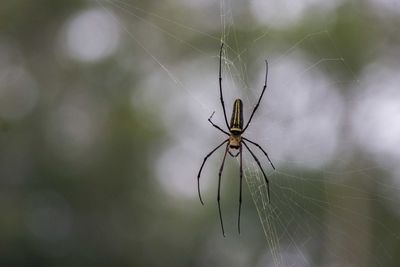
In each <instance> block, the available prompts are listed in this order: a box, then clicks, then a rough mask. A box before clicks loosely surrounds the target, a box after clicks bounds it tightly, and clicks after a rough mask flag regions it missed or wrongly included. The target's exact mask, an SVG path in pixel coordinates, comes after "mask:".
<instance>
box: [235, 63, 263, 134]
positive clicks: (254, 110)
mask: <svg viewBox="0 0 400 267" xmlns="http://www.w3.org/2000/svg"><path fill="white" fill-rule="evenodd" d="M265 65H266V70H265V82H264V87H263V89H262V92H261V95H260V98H259V99H258V102H257V104H256V105H255V107H254V109H253V112H252V113H251V115H250V119H249V121H248V122H247V124H246V126H245V127H244V128H243V131H242V133H244V131H246V129H247V127H249V124H250V122H251V119H252V118H253V115H254V113H255V112H256V110H257V108H258V106H259V105H260V102H261V98H262V97H263V95H264V92H265V88H267V77H268V61H266V60H265ZM228 128H229V127H228Z"/></svg>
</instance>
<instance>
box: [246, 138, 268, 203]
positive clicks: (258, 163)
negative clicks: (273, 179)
mask: <svg viewBox="0 0 400 267" xmlns="http://www.w3.org/2000/svg"><path fill="white" fill-rule="evenodd" d="M242 143H243V144H244V146H245V147H246V148H247V150H248V151H249V152H250V154H251V155H252V156H253V158H254V160H255V161H256V162H257V165H258V167H260V170H261V172H262V174H263V175H264V180H265V183H266V184H267V192H268V202H269V203H270V202H271V197H270V192H269V181H268V178H267V175H265V172H264V170H263V168H262V167H261V164H260V161H259V160H258V158H257V157H256V155H254V153H253V151H251V150H250V148H249V146H248V145H247V144H246V143H245V142H244V141H243V140H242Z"/></svg>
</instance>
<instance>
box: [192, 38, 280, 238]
mask: <svg viewBox="0 0 400 267" xmlns="http://www.w3.org/2000/svg"><path fill="white" fill-rule="evenodd" d="M223 46H224V44H223V43H222V44H221V49H220V52H219V92H220V100H221V105H222V110H223V112H224V118H225V123H226V127H227V129H228V131H229V132H227V131H225V130H223V129H222V128H221V127H219V126H218V125H216V124H214V123H213V122H212V120H211V119H212V116H213V115H214V113H212V114H211V116H210V117H209V118H208V121H209V122H210V123H211V125H212V126H214V127H215V128H217V129H218V130H220V131H221V132H223V133H224V134H226V135H228V136H229V137H228V138H227V139H226V140H224V141H223V142H222V143H221V144H219V145H218V146H217V147H215V148H214V149H213V150H211V152H210V153H208V154H207V156H205V158H204V160H203V163H202V164H201V167H200V170H199V173H198V175H197V189H198V193H199V198H200V202H201V204H203V205H204V202H203V200H202V198H201V194H200V175H201V171H202V169H203V167H204V164H205V163H206V161H207V159H208V158H209V157H210V156H211V155H212V154H213V153H214V152H215V151H217V150H218V149H219V148H220V147H221V146H223V145H224V144H225V143H227V144H226V147H225V153H224V157H223V159H222V164H221V167H220V169H219V173H218V196H217V201H218V211H219V218H220V222H221V228H222V235H223V236H225V231H224V224H223V222H222V214H221V205H220V197H221V175H222V171H223V169H224V164H225V158H226V154H227V153H229V155H231V156H232V157H237V156H239V162H240V170H239V174H240V189H239V216H238V232H239V233H240V211H241V205H242V180H243V167H242V150H243V147H242V144H243V145H244V146H245V147H246V149H247V150H248V151H249V152H250V154H251V156H252V157H253V158H254V160H255V161H256V163H257V165H258V166H259V167H260V170H261V172H262V174H263V176H264V179H265V182H266V185H267V191H268V201H269V200H270V192H269V181H268V178H267V176H266V174H265V172H264V170H263V168H262V167H261V163H260V161H259V160H258V158H257V157H256V155H255V154H254V153H253V152H252V151H251V149H250V148H249V146H248V145H247V142H249V143H251V144H252V145H254V146H256V147H258V148H259V149H260V150H261V151H262V152H263V153H264V155H265V156H266V157H267V159H268V161H269V163H270V164H271V166H272V168H273V169H274V170H275V167H274V165H273V164H272V162H271V160H270V158H269V156H268V154H267V152H266V151H265V150H264V149H263V148H262V147H261V146H260V145H259V144H257V143H255V142H253V141H251V140H249V139H247V138H246V137H244V136H242V134H243V133H244V132H245V131H246V129H247V127H248V126H249V124H250V121H251V119H252V118H253V115H254V113H255V111H256V110H257V108H258V106H259V105H260V101H261V98H262V97H263V95H264V92H265V89H266V88H267V76H268V62H267V61H265V63H266V73H265V83H264V87H263V89H262V92H261V95H260V98H259V99H258V102H257V104H256V105H255V107H254V109H253V111H252V113H251V115H250V118H249V121H248V122H247V124H246V126H245V127H244V128H243V103H242V100H241V99H236V100H235V102H234V104H233V110H232V117H231V121H230V124H228V119H227V117H226V110H225V103H224V99H223V95H222V77H221V58H222V51H223ZM230 149H234V150H239V152H238V153H237V154H236V155H233V154H232V153H231V151H230Z"/></svg>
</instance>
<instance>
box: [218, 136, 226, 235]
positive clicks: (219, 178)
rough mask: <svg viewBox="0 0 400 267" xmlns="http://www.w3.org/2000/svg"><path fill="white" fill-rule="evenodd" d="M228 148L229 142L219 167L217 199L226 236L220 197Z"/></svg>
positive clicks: (223, 232) (223, 233)
mask: <svg viewBox="0 0 400 267" xmlns="http://www.w3.org/2000/svg"><path fill="white" fill-rule="evenodd" d="M228 150H229V143H228V144H227V145H226V148H225V154H224V158H223V159H222V164H221V167H220V168H219V173H218V195H217V201H218V211H219V219H220V221H221V228H222V235H223V236H224V237H225V231H224V223H223V222H222V214H221V203H220V199H221V176H222V171H223V170H224V165H225V159H226V154H227V152H228Z"/></svg>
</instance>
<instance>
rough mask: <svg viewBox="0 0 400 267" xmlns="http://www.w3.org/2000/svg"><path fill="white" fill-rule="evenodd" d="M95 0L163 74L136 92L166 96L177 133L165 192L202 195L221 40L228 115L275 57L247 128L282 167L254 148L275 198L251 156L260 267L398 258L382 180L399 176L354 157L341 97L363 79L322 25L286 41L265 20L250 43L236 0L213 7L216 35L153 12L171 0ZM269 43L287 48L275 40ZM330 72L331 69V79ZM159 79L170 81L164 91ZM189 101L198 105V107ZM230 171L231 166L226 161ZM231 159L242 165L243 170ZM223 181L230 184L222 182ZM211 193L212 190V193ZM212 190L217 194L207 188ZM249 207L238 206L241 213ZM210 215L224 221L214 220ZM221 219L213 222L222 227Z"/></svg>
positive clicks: (385, 262) (255, 88)
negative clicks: (186, 55)
mask: <svg viewBox="0 0 400 267" xmlns="http://www.w3.org/2000/svg"><path fill="white" fill-rule="evenodd" d="M96 3H97V4H98V5H99V6H100V7H102V8H104V9H105V10H106V11H107V12H110V14H111V15H112V16H113V17H114V18H115V19H116V20H117V21H118V23H119V24H120V25H121V28H122V29H123V31H124V32H125V33H126V34H127V35H128V36H129V38H131V40H133V42H134V43H135V44H136V45H137V47H139V49H142V51H143V52H144V53H145V56H144V57H145V58H146V57H147V59H148V62H152V63H155V67H153V70H156V71H158V72H161V73H162V74H160V75H158V76H157V77H156V78H154V77H148V78H147V80H146V82H145V83H144V85H143V86H142V88H149V89H146V90H142V91H139V93H137V95H135V96H134V98H143V99H145V101H144V103H143V104H142V105H151V103H163V106H161V107H159V110H158V111H159V112H161V113H162V114H164V115H162V116H164V117H163V120H164V121H165V126H166V127H167V128H168V127H169V126H170V125H174V126H173V127H172V128H171V129H170V131H171V133H173V135H174V137H173V139H174V142H171V147H170V148H168V149H166V151H165V152H164V153H162V156H161V159H160V162H161V163H160V165H161V167H160V169H162V173H163V175H160V176H162V177H165V176H166V175H165V173H167V174H170V175H168V176H169V177H180V178H178V180H177V181H176V183H174V182H172V183H171V181H170V180H169V181H168V184H167V183H166V182H164V181H160V182H161V183H162V184H164V186H165V187H166V190H167V191H168V190H172V191H171V192H173V193H171V194H174V195H176V193H177V191H176V190H177V189H176V187H177V186H178V184H179V185H180V184H183V188H181V189H179V190H181V191H180V192H181V193H182V195H185V194H187V195H189V196H190V197H192V198H193V197H195V196H197V195H196V193H195V191H189V192H187V191H185V190H186V189H185V188H188V187H190V186H192V185H193V183H194V181H193V180H190V181H187V177H191V176H193V173H194V171H193V170H197V168H198V163H199V162H200V161H201V160H200V159H201V155H200V156H197V155H196V156H194V154H195V153H196V152H193V150H194V149H193V147H196V148H199V147H201V148H203V147H210V149H211V148H212V146H213V145H214V143H215V135H216V133H215V131H214V129H210V128H212V127H209V125H208V124H207V122H206V119H207V117H208V115H209V114H211V113H212V112H213V111H214V110H216V111H217V113H216V115H215V116H214V117H215V122H216V123H217V124H219V125H224V121H223V118H222V111H221V108H220V103H219V99H218V98H217V96H218V94H217V89H216V88H218V85H217V79H216V74H217V73H216V72H215V71H214V72H211V74H208V73H209V72H206V71H204V68H207V66H215V68H214V70H217V68H216V65H215V64H217V63H216V62H217V60H218V52H219V51H218V47H219V43H220V41H223V42H224V43H225V44H226V45H225V51H224V57H223V90H224V98H225V102H226V103H227V112H228V113H229V110H230V108H231V107H230V106H229V104H228V103H231V102H233V99H234V98H236V97H240V98H242V99H243V101H244V106H245V114H249V113H250V112H251V109H252V107H253V105H254V103H255V102H256V100H257V97H258V95H259V93H260V91H261V88H262V84H263V78H264V73H265V66H264V63H263V62H264V59H268V62H269V78H268V88H267V91H266V93H265V95H264V98H263V101H262V104H261V107H260V109H259V110H258V111H257V113H256V115H255V117H254V119H253V121H252V123H251V125H250V127H249V129H248V131H247V132H246V136H247V137H249V138H250V137H251V140H253V141H255V142H257V143H259V144H260V145H261V146H262V147H264V148H266V150H267V151H268V153H269V155H270V157H271V159H272V161H273V162H274V164H275V166H276V167H277V170H276V171H273V170H272V169H271V168H270V166H268V164H266V163H267V160H266V159H265V158H264V157H263V155H262V154H260V153H259V151H257V149H256V148H254V149H253V151H254V152H256V154H257V157H258V158H259V159H260V161H261V162H262V163H263V164H262V165H263V168H264V169H265V170H266V173H267V176H268V177H269V182H270V188H271V203H268V196H267V190H266V184H265V182H264V178H263V176H262V174H261V172H260V170H259V167H258V166H257V164H256V163H255V162H254V160H253V159H252V158H251V157H250V156H249V155H248V154H244V178H245V180H246V183H247V186H248V188H249V192H250V195H251V199H252V200H253V202H254V205H255V209H256V211H257V214H258V217H259V221H260V222H261V226H262V230H263V233H264V235H265V239H264V241H265V242H266V243H267V249H266V250H265V251H264V253H261V254H260V255H261V256H259V257H258V260H257V266H389V265H390V263H391V262H393V261H394V260H393V258H394V257H395V254H396V252H395V248H396V246H398V244H399V242H398V238H399V235H398V231H399V228H398V227H396V226H395V225H396V219H395V218H393V217H391V216H389V215H388V214H387V211H385V210H386V209H389V208H388V207H395V206H398V204H399V199H398V198H397V197H396V195H398V192H399V189H398V188H397V187H396V186H395V183H394V182H393V181H391V180H388V179H379V178H380V177H383V176H385V177H387V176H390V175H387V174H386V173H390V172H392V171H391V166H390V165H389V164H388V165H386V164H385V163H382V161H379V160H376V158H375V157H374V156H373V155H371V154H368V153H364V154H361V155H362V157H363V158H362V159H359V158H358V157H361V156H359V154H356V153H357V151H356V150H357V149H358V146H357V145H355V143H354V139H353V138H351V137H349V135H352V134H353V133H352V132H351V131H349V130H348V128H349V127H350V126H349V125H351V123H352V121H351V119H349V118H351V117H352V113H351V112H352V111H351V110H348V108H347V106H348V105H349V104H348V103H347V106H346V105H345V104H346V102H351V103H350V104H358V101H357V98H355V99H352V98H350V97H349V98H345V97H343V95H341V94H340V93H339V92H341V91H342V90H346V89H347V88H352V87H358V86H360V85H362V84H363V81H362V80H361V81H359V80H357V75H356V74H355V73H354V72H353V70H352V68H351V67H349V66H348V64H347V62H346V60H345V58H344V57H343V56H342V55H341V53H340V52H339V49H338V48H337V45H336V42H335V40H334V39H333V38H332V35H331V33H330V30H328V27H327V26H326V28H324V26H322V27H320V26H319V27H317V28H315V30H306V31H305V32H304V33H301V34H298V35H297V37H294V39H293V40H291V41H287V40H282V39H283V38H284V37H282V36H280V35H279V34H280V33H277V31H276V30H274V29H272V28H263V29H262V30H259V32H258V34H257V36H256V37H254V36H252V37H251V38H250V40H249V41H247V42H245V43H247V46H246V47H243V46H241V45H239V43H241V42H239V40H240V39H242V38H245V36H243V35H244V34H243V33H240V32H235V29H238V28H239V29H240V27H241V25H237V22H236V21H235V17H236V15H235V12H236V5H235V4H234V3H233V2H230V1H225V0H220V1H219V12H218V13H219V14H211V15H210V16H218V19H219V26H220V28H221V35H220V36H217V35H212V34H209V33H208V31H207V30H206V29H208V28H207V27H210V26H209V25H208V24H207V23H204V24H205V25H203V24H202V25H201V27H200V26H196V27H192V26H191V24H190V23H189V22H188V21H190V20H189V19H188V18H187V17H186V16H185V15H182V17H179V16H178V17H172V16H171V17H165V16H161V15H158V14H159V13H156V12H153V10H156V11H157V10H158V11H160V13H164V12H162V11H163V10H162V9H163V8H165V5H160V7H157V8H155V7H151V10H152V11H148V10H150V7H144V8H142V7H138V6H136V5H134V4H132V3H130V2H128V1H123V0H108V1H107V0H103V1H100V0H98V1H96ZM188 9H190V7H188ZM112 12H115V13H112ZM116 14H118V16H117V15H116ZM125 18H126V21H129V20H131V19H133V20H134V21H135V23H136V24H141V25H142V27H143V28H144V29H147V31H148V32H146V33H142V32H139V31H138V30H137V29H136V27H135V23H129V22H125ZM212 22H213V21H211V22H210V23H211V24H212ZM214 26H215V25H214ZM242 27H246V26H242ZM138 28H139V27H138ZM149 32H150V33H149ZM147 35H155V36H151V37H149V38H150V39H151V38H154V37H156V38H160V40H161V43H167V42H172V43H173V44H174V45H176V48H177V49H187V50H189V51H191V52H194V54H196V55H197V56H198V58H195V59H191V61H190V62H189V63H187V64H183V63H176V62H173V61H172V60H171V59H170V58H165V56H164V54H162V53H161V52H160V53H159V52H158V49H160V50H162V48H160V47H159V45H158V46H157V45H152V44H149V43H148V41H149V39H147V37H146V36H147ZM187 35H199V36H201V37H202V38H204V39H205V40H206V41H207V44H209V45H212V47H214V48H215V49H214V50H215V51H213V52H209V51H208V50H207V51H206V50H204V48H202V47H204V46H200V45H199V44H197V43H195V42H194V41H193V42H191V41H187V40H188V38H186V36H187ZM274 42H278V43H281V44H282V46H279V47H278V46H272V45H271V43H274ZM288 44H289V45H288ZM310 54H311V56H309V55H310ZM148 62H147V63H146V64H151V63H148ZM165 62H168V63H165ZM249 62H252V63H251V64H250V63H249ZM205 66H206V67H205ZM338 69H339V71H338ZM193 73H194V74H193ZM329 73H335V75H334V76H333V77H330V76H328V74H329ZM160 83H162V84H163V85H164V86H163V88H161V89H160V86H159V84H160ZM169 95H173V96H174V97H173V99H170V98H169ZM146 99H147V100H146ZM149 99H150V100H149ZM149 103H150V104H149ZM189 103H195V104H194V105H195V107H193V104H189ZM135 104H136V105H139V104H140V103H135ZM179 106H181V108H179ZM174 110H175V111H174ZM182 112H183V113H185V114H184V116H189V117H191V118H192V120H194V121H199V120H202V121H204V124H203V125H198V127H199V131H202V132H204V134H203V136H202V139H203V138H204V140H200V141H199V140H196V141H193V139H192V138H188V132H190V131H191V130H189V129H188V128H191V127H192V126H189V127H188V126H185V125H183V126H180V125H179V123H177V121H179V120H182V119H183V118H184V116H182V115H180V114H181V113H182ZM217 115H219V116H217ZM228 116H229V114H228ZM245 118H246V117H245ZM203 129H204V131H203ZM206 129H207V130H206ZM332 131H334V134H332ZM207 140H211V141H207ZM321 140H322V141H321ZM194 143H195V144H196V145H193V144H194ZM182 151H184V152H182ZM197 151H203V150H197ZM179 153H181V154H182V155H179ZM187 153H192V154H193V156H187ZM171 154H173V155H175V157H174V159H173V161H174V162H185V164H183V165H185V166H182V164H179V166H178V165H177V163H174V162H171V160H170V158H171ZM355 154H356V155H355ZM218 156H219V155H218ZM214 157H215V158H217V156H214ZM264 163H265V164H264ZM207 166H209V168H208V170H207V169H205V170H204V172H203V178H202V183H203V185H204V187H205V191H207V192H208V191H210V190H207V188H210V189H211V188H215V181H214V180H215V173H217V168H218V167H219V166H218V164H213V163H208V165H206V167H207ZM229 167H230V166H229V163H228V165H227V167H226V169H230V168H229ZM234 167H235V170H236V169H237V166H234ZM176 169H179V174H178V173H176V171H175V170H176ZM160 172H161V171H160ZM235 173H236V172H235ZM226 176H228V174H226ZM182 177H184V179H185V182H183V181H182ZM207 177H210V178H207ZM170 184H172V189H171V185H170ZM235 185H236V184H235ZM224 186H227V183H224V181H223V186H222V187H224ZM214 193H215V192H214V191H212V192H210V196H212V195H213V194H214ZM245 193H246V190H245V189H244V194H245ZM206 198H208V199H210V197H208V194H207V193H206ZM224 201H225V202H226V201H227V199H226V198H225V199H224ZM227 205H228V204H226V205H223V207H226V206H227ZM247 208H249V207H247ZM242 210H243V209H242ZM251 215H252V214H247V213H246V212H243V213H242V218H243V217H245V216H251ZM213 219H215V221H216V222H218V219H217V218H216V217H213ZM243 219H244V223H243V224H242V231H244V232H245V229H246V224H247V227H248V226H249V224H251V223H249V222H247V221H246V219H245V218H243ZM397 220H398V219H397ZM232 221H233V220H229V222H232ZM218 227H219V225H218V224H217V225H216V227H215V231H216V232H218V231H219V229H218ZM228 235H229V233H228ZM250 235H251V234H250ZM253 237H254V236H251V238H253ZM382 237H383V238H382ZM227 240H229V238H228V239H227Z"/></svg>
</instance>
